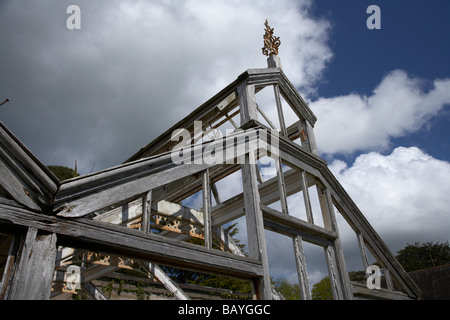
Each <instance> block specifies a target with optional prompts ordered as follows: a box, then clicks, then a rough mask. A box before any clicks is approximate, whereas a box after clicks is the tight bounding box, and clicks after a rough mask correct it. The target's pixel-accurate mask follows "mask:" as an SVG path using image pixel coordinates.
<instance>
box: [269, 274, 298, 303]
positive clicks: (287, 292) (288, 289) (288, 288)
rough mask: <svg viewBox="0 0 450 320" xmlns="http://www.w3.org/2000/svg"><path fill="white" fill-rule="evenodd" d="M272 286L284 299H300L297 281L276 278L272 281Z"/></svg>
mask: <svg viewBox="0 0 450 320" xmlns="http://www.w3.org/2000/svg"><path fill="white" fill-rule="evenodd" d="M272 284H273V286H274V287H275V289H277V290H278V292H279V293H281V295H282V296H283V297H284V298H285V299H286V300H300V299H301V295H300V285H299V284H298V283H294V284H293V283H290V282H288V281H287V280H286V279H284V278H280V279H277V280H274V281H272Z"/></svg>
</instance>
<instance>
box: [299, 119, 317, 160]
mask: <svg viewBox="0 0 450 320" xmlns="http://www.w3.org/2000/svg"><path fill="white" fill-rule="evenodd" d="M302 127H303V131H304V133H305V135H306V140H305V141H303V143H305V144H306V149H309V150H310V151H311V152H312V154H314V155H316V156H318V155H319V150H318V148H317V144H316V138H315V137H314V130H313V127H312V125H311V124H310V123H309V122H308V121H307V120H303V121H302Z"/></svg>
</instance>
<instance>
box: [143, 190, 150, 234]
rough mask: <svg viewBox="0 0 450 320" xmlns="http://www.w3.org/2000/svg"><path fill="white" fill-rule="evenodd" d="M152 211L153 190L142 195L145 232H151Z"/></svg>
mask: <svg viewBox="0 0 450 320" xmlns="http://www.w3.org/2000/svg"><path fill="white" fill-rule="evenodd" d="M151 211H152V190H150V191H149V192H147V193H145V194H144V195H143V196H142V226H141V230H142V231H144V232H145V233H149V232H150V216H151Z"/></svg>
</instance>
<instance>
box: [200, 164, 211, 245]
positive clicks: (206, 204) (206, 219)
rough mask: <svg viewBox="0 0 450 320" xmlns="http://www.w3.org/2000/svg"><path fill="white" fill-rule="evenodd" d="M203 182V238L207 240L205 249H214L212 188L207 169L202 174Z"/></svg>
mask: <svg viewBox="0 0 450 320" xmlns="http://www.w3.org/2000/svg"><path fill="white" fill-rule="evenodd" d="M202 182H203V192H202V194H203V208H202V209H203V236H204V238H205V247H206V248H208V249H211V248H212V230H211V187H210V179H209V170H208V169H206V170H204V171H203V174H202Z"/></svg>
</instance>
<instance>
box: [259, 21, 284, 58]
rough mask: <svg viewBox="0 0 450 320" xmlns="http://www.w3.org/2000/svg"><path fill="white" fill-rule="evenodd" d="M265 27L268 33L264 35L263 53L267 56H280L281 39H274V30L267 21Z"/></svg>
mask: <svg viewBox="0 0 450 320" xmlns="http://www.w3.org/2000/svg"><path fill="white" fill-rule="evenodd" d="M264 25H265V26H266V29H265V31H266V33H265V34H264V47H263V48H262V53H263V54H264V55H266V56H270V55H273V54H278V47H279V46H280V44H281V41H280V37H274V35H273V28H271V27H270V26H269V23H268V22H267V19H266V22H265V23H264Z"/></svg>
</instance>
